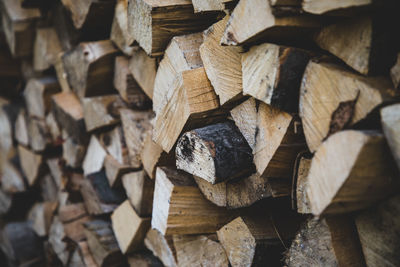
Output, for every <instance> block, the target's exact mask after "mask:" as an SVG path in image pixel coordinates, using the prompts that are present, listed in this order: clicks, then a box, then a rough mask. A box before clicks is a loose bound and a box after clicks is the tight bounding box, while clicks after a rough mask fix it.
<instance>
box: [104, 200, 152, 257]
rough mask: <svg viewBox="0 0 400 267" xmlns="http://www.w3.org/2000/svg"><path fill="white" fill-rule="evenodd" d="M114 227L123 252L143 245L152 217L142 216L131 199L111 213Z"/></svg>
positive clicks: (131, 250)
mask: <svg viewBox="0 0 400 267" xmlns="http://www.w3.org/2000/svg"><path fill="white" fill-rule="evenodd" d="M111 221H112V228H113V230H114V233H115V236H116V238H117V241H118V245H119V248H120V249H121V251H122V253H124V254H126V253H128V252H133V251H135V250H138V249H140V248H142V247H143V240H144V237H145V235H146V233H147V231H148V230H149V228H150V218H141V217H139V215H137V213H136V211H135V210H134V209H133V207H132V206H131V204H130V202H129V200H126V201H125V202H123V203H122V204H121V205H120V206H119V207H118V208H117V209H116V210H115V211H114V212H113V214H112V215H111Z"/></svg>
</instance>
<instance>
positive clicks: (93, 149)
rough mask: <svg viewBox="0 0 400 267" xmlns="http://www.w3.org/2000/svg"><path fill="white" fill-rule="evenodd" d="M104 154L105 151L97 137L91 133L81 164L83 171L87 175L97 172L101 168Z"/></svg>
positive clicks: (105, 153)
mask: <svg viewBox="0 0 400 267" xmlns="http://www.w3.org/2000/svg"><path fill="white" fill-rule="evenodd" d="M106 156H107V152H106V151H105V149H104V147H103V146H102V145H101V143H100V142H99V139H98V138H97V137H96V136H95V135H92V137H91V138H90V142H89V146H88V149H87V152H86V155H85V159H84V160H83V164H82V169H83V173H84V174H85V175H89V174H92V173H96V172H99V171H100V170H101V169H102V168H103V165H104V159H105V158H106Z"/></svg>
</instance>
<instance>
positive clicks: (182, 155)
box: [176, 121, 254, 184]
mask: <svg viewBox="0 0 400 267" xmlns="http://www.w3.org/2000/svg"><path fill="white" fill-rule="evenodd" d="M176 158H177V160H176V166H177V168H178V169H181V170H184V171H186V172H188V173H191V174H193V175H196V176H198V177H200V178H203V179H205V180H206V181H208V182H210V183H212V184H215V183H219V182H223V181H225V180H229V179H234V178H237V177H241V176H245V175H249V174H251V173H252V172H253V171H254V165H253V154H252V152H251V148H250V147H249V144H248V143H247V141H246V139H245V138H244V137H243V136H242V134H241V133H240V131H239V129H238V128H237V127H236V126H235V124H234V123H233V122H232V121H226V122H223V123H217V124H212V125H209V126H206V127H203V128H199V129H196V130H192V131H190V132H186V133H184V134H183V135H182V137H181V138H180V139H179V141H178V143H177V146H176Z"/></svg>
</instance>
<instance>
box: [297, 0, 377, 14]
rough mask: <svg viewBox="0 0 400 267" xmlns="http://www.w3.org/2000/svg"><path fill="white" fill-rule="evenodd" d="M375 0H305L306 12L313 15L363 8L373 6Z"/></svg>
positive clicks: (304, 7)
mask: <svg viewBox="0 0 400 267" xmlns="http://www.w3.org/2000/svg"><path fill="white" fill-rule="evenodd" d="M372 2H373V0H339V1H330V0H303V3H302V5H303V9H304V11H306V12H308V13H312V14H317V15H320V14H323V13H327V12H331V11H336V10H340V9H345V8H352V7H362V6H366V5H370V4H372Z"/></svg>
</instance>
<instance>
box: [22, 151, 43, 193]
mask: <svg viewBox="0 0 400 267" xmlns="http://www.w3.org/2000/svg"><path fill="white" fill-rule="evenodd" d="M18 155H19V160H20V162H21V168H22V172H23V173H24V174H25V177H26V178H27V180H28V185H29V186H32V185H34V184H35V182H36V180H37V178H38V177H39V176H40V175H41V174H42V171H43V168H42V166H43V164H42V163H43V156H42V155H40V154H36V153H34V152H33V151H31V150H29V149H27V148H25V147H23V146H21V145H19V146H18Z"/></svg>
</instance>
